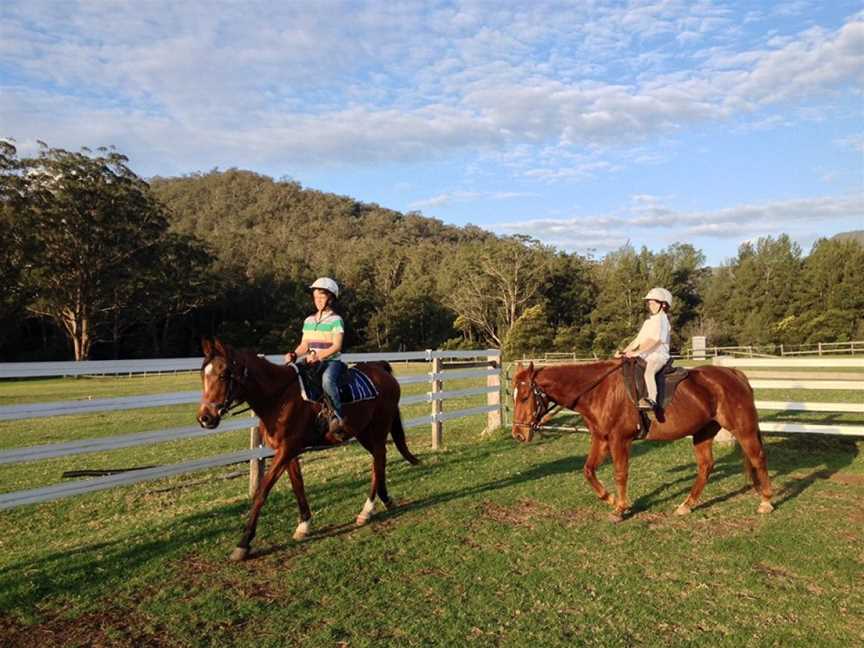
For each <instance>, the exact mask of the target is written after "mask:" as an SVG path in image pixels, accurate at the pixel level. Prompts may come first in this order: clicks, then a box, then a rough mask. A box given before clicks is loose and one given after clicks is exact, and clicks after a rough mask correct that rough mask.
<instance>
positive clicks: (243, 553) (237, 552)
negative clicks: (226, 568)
mask: <svg viewBox="0 0 864 648" xmlns="http://www.w3.org/2000/svg"><path fill="white" fill-rule="evenodd" d="M248 555H249V548H248V547H237V548H236V549H234V551H232V552H231V562H243V561H244V560H246V557H247V556H248Z"/></svg>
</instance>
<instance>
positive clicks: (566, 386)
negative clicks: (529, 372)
mask: <svg viewBox="0 0 864 648" xmlns="http://www.w3.org/2000/svg"><path fill="white" fill-rule="evenodd" d="M620 365H621V361H620V360H597V361H594V362H580V363H569V364H561V365H546V366H543V367H539V368H538V369H537V370H536V371H535V374H534V380H535V382H536V383H537V384H538V385H539V386H540V387H541V389H543V390H544V391H545V392H546V393H547V394H548V395H549V397H550V398H552V399H553V400H554V401H555V402H556V403H558V404H559V405H563V406H564V407H567V408H572V407H573V405H575V403H576V401H577V400H578V399H579V397H580V396H583V395H584V394H585V392H586V390H589V391H590V388H591V383H592V382H593V381H595V380H597V379H599V378H601V376H603V373H604V372H609V371H611V373H615V372H614V371H612V370H613V369H615V368H617V367H619V366H620ZM604 378H605V377H604Z"/></svg>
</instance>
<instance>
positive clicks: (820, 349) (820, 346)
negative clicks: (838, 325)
mask: <svg viewBox="0 0 864 648" xmlns="http://www.w3.org/2000/svg"><path fill="white" fill-rule="evenodd" d="M819 355H820V356H821V355H822V343H821V342H820V343H819Z"/></svg>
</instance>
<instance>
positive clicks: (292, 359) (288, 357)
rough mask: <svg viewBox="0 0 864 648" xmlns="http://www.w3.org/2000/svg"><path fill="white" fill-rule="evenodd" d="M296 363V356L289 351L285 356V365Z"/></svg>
mask: <svg viewBox="0 0 864 648" xmlns="http://www.w3.org/2000/svg"><path fill="white" fill-rule="evenodd" d="M296 361H297V354H296V353H294V352H293V351H289V352H288V353H286V354H285V364H291V363H293V362H296Z"/></svg>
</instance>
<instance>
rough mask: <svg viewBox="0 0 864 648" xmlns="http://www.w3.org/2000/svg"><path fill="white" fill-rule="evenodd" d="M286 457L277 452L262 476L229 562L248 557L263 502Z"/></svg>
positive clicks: (280, 473)
mask: <svg viewBox="0 0 864 648" xmlns="http://www.w3.org/2000/svg"><path fill="white" fill-rule="evenodd" d="M286 457H287V454H286V453H285V452H279V451H277V453H276V456H275V457H274V458H273V463H271V464H270V468H269V469H268V470H267V474H265V475H264V479H263V480H262V481H261V485H260V486H259V487H258V491H257V492H256V493H255V499H254V501H253V502H252V508H251V509H250V511H249V518H248V519H247V520H246V529H245V530H244V531H243V537H242V538H241V539H240V542H238V543H237V547H236V548H235V549H234V551H232V552H231V560H233V561H235V562H236V561H239V560H245V559H246V557H247V556H248V555H249V546H250V545H251V544H252V539H253V538H254V537H255V529H256V528H257V527H258V516H259V515H260V514H261V508H262V507H263V506H264V502H266V501H267V495H268V494H269V493H270V489H271V488H273V486H274V485H275V484H276V482H277V481H278V480H279V477H280V476H281V475H282V473H283V472H284V471H285V464H286Z"/></svg>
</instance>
